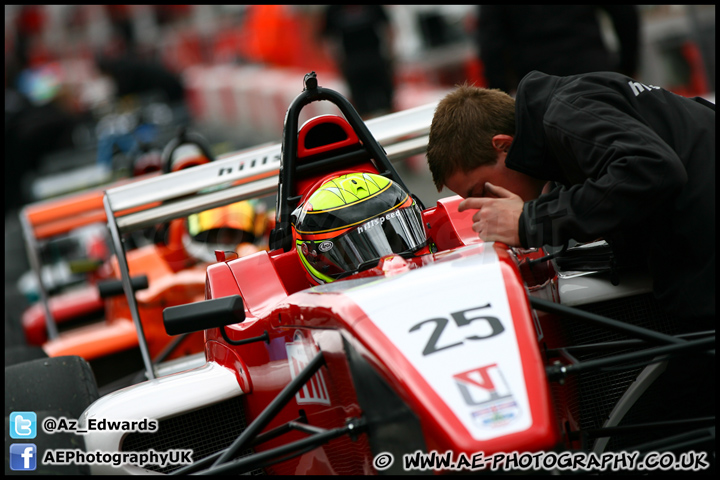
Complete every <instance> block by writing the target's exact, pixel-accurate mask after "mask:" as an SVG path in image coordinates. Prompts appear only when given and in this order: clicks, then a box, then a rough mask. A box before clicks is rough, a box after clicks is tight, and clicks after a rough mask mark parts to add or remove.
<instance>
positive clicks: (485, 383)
mask: <svg viewBox="0 0 720 480" xmlns="http://www.w3.org/2000/svg"><path fill="white" fill-rule="evenodd" d="M453 380H455V384H456V385H457V387H458V389H459V390H460V394H461V395H462V397H463V400H465V404H466V405H468V406H469V407H470V408H471V412H470V416H471V417H472V419H473V422H475V423H476V424H477V425H478V426H481V427H489V428H497V427H502V426H504V425H507V424H509V423H511V422H512V421H514V420H515V419H517V418H518V417H519V416H520V409H519V407H518V405H517V403H516V402H515V399H514V398H513V395H512V392H511V391H510V388H509V387H508V384H507V382H506V381H505V378H504V377H503V375H502V372H501V371H500V369H499V368H498V366H497V364H495V363H493V364H491V365H487V366H484V367H480V368H474V369H472V370H468V371H466V372H462V373H457V374H455V375H453Z"/></svg>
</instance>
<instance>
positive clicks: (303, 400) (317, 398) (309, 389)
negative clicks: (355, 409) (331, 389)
mask: <svg viewBox="0 0 720 480" xmlns="http://www.w3.org/2000/svg"><path fill="white" fill-rule="evenodd" d="M285 350H286V351H287V357H288V366H289V367H290V375H291V376H292V378H293V379H294V378H295V377H297V376H298V375H299V374H300V372H301V371H302V370H303V368H305V367H306V366H307V364H308V363H310V360H312V359H313V358H314V357H315V355H317V354H318V350H317V347H315V345H314V344H312V343H308V342H306V341H305V340H304V337H303V334H302V333H301V332H300V331H299V330H298V331H296V332H295V335H294V336H293V341H292V343H286V344H285ZM295 400H296V401H297V403H298V405H304V404H321V405H330V394H329V393H328V389H327V383H326V382H325V377H324V376H323V372H321V371H318V372H317V373H316V374H315V375H313V376H312V378H310V380H309V381H308V382H307V383H305V385H304V386H303V387H302V388H301V389H300V391H299V392H298V393H296V394H295Z"/></svg>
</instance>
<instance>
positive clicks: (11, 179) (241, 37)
mask: <svg viewBox="0 0 720 480" xmlns="http://www.w3.org/2000/svg"><path fill="white" fill-rule="evenodd" d="M326 10H327V6H324V5H6V6H5V263H6V265H5V285H6V304H8V303H9V302H8V297H9V295H10V294H12V293H16V292H17V288H16V285H15V284H16V282H17V279H18V278H19V277H20V275H21V274H22V273H24V272H26V271H27V270H28V269H29V266H28V263H27V260H26V252H25V246H24V243H23V240H22V235H21V233H20V227H19V222H18V215H17V213H18V211H19V209H20V208H21V207H22V206H23V205H26V204H28V203H32V202H37V201H41V200H45V199H49V198H53V197H56V196H60V195H66V194H68V193H71V192H77V191H81V190H83V189H87V188H90V187H94V186H98V185H102V184H104V183H107V182H110V181H112V180H115V179H118V178H122V177H125V176H129V175H132V172H133V168H134V167H136V166H137V165H138V164H139V163H141V162H151V163H152V162H153V161H157V158H158V156H159V152H160V151H161V149H162V147H163V146H164V145H165V143H167V141H168V140H169V139H170V138H171V137H172V136H173V135H175V134H176V132H177V130H178V128H179V127H180V126H183V125H186V126H190V127H191V128H192V129H194V130H196V131H199V132H200V133H202V134H203V135H204V136H205V137H206V138H207V139H208V141H209V142H210V144H211V145H212V148H213V150H214V153H215V154H216V155H222V154H225V153H228V152H231V151H235V150H238V149H241V148H246V147H250V146H254V145H257V144H260V143H263V142H279V141H280V138H281V133H282V126H283V119H284V115H285V110H286V109H287V106H288V105H289V103H290V102H291V101H292V99H293V98H294V97H295V96H296V95H297V94H299V93H300V91H301V90H302V78H303V75H304V74H305V73H307V72H310V71H315V72H317V74H318V79H319V83H320V85H322V86H324V87H329V88H333V89H335V90H338V91H339V92H341V93H343V94H345V95H347V96H350V94H351V92H350V89H349V87H348V82H347V81H346V78H345V77H344V76H343V70H342V68H340V67H339V58H340V57H339V55H340V53H339V50H340V49H342V45H341V44H339V43H337V42H334V41H333V39H332V38H331V37H329V36H327V35H323V34H322V32H323V31H324V25H325V14H326ZM636 10H637V13H638V24H637V27H636V28H637V32H636V33H637V39H638V47H637V48H638V50H637V65H636V69H635V72H634V73H635V76H636V78H637V79H638V80H639V81H641V82H644V83H648V84H653V85H658V86H661V87H664V88H667V89H669V90H671V91H674V92H675V93H678V94H680V95H685V96H703V97H705V98H708V99H710V100H711V101H713V102H714V101H715V6H714V5H643V6H637V7H636ZM384 11H385V13H386V16H387V22H383V23H382V27H383V28H382V32H381V33H380V34H379V35H380V36H379V37H378V38H379V39H380V41H385V42H386V43H385V44H384V45H383V46H382V48H384V51H385V53H386V54H387V58H388V59H389V60H390V61H391V65H392V70H391V73H392V84H393V85H394V90H393V97H392V103H391V107H390V108H389V110H386V111H399V110H403V109H407V108H411V107H414V106H419V105H423V104H426V103H429V102H432V101H435V100H438V99H440V98H441V97H442V96H443V95H444V94H445V93H447V92H448V91H450V90H451V89H452V88H453V86H455V85H457V84H461V83H464V82H468V83H475V84H476V85H479V86H487V85H488V83H487V78H486V75H485V73H486V71H485V64H484V62H483V59H482V58H481V55H480V45H479V40H478V38H479V33H480V32H479V28H480V23H481V22H480V21H479V19H480V16H481V15H482V12H483V7H482V6H473V5H470V6H469V5H388V6H384ZM598 18H599V22H600V26H601V32H602V37H603V41H604V42H605V44H606V45H607V47H608V49H609V50H610V51H611V52H615V53H618V51H619V49H620V47H621V44H622V38H619V36H618V35H617V31H618V30H617V26H616V25H614V23H613V21H614V19H613V18H612V17H611V16H609V15H608V14H607V13H603V12H598ZM346 28H350V27H349V26H348V27H346ZM358 35H359V34H358ZM313 108H314V110H313V109H310V110H311V111H310V112H309V115H316V114H321V113H332V112H327V111H325V110H323V108H324V107H323V106H322V105H318V106H313ZM378 113H380V112H368V113H367V114H365V115H364V116H365V117H366V118H370V117H372V116H373V115H375V114H378ZM398 168H399V169H400V171H401V173H402V174H403V175H405V176H407V178H408V184H409V185H410V186H411V188H413V189H415V191H416V193H417V194H418V195H419V196H420V198H421V199H422V200H423V201H424V202H425V204H426V206H432V205H434V203H435V200H436V199H437V198H439V197H441V196H445V194H446V192H443V193H438V192H436V191H435V189H434V188H433V186H432V181H431V178H430V176H429V172H428V171H427V167H426V165H425V161H424V158H422V156H418V157H414V158H412V159H409V160H408V161H406V162H403V163H402V164H401V165H399V166H398ZM7 315H8V311H7V307H6V318H7Z"/></svg>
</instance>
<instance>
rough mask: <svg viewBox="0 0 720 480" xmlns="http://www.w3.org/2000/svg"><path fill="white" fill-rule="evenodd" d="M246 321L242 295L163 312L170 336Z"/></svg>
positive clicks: (170, 308)
mask: <svg viewBox="0 0 720 480" xmlns="http://www.w3.org/2000/svg"><path fill="white" fill-rule="evenodd" d="M243 320H245V306H244V305H243V300H242V297H241V296H240V295H232V296H229V297H221V298H215V299H212V300H204V301H201V302H195V303H188V304H186V305H179V306H177V307H168V308H166V309H165V310H163V324H164V325H165V331H166V332H167V333H168V335H179V334H181V333H190V332H198V331H200V330H207V329H209V328H217V327H223V326H225V325H232V324H234V323H240V322H242V321H243Z"/></svg>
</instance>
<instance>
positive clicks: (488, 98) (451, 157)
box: [427, 84, 515, 192]
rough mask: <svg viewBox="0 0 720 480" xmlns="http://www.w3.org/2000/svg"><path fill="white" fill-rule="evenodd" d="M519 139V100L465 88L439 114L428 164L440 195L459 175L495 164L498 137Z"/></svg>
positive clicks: (445, 101)
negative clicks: (495, 139)
mask: <svg viewBox="0 0 720 480" xmlns="http://www.w3.org/2000/svg"><path fill="white" fill-rule="evenodd" d="M499 134H505V135H513V136H514V135H515V99H514V98H512V97H511V96H510V95H508V94H507V93H505V92H502V91H500V90H497V89H488V88H479V87H474V86H469V85H467V84H466V85H461V86H459V87H458V88H457V89H456V90H455V91H453V92H451V93H449V94H448V95H446V96H445V98H443V99H442V100H441V101H440V103H439V104H438V106H437V109H436V110H435V114H434V116H433V120H432V125H431V126H430V138H429V141H428V148H427V161H428V166H429V167H430V172H431V173H432V177H433V182H434V183H435V187H436V188H437V190H438V192H439V191H441V190H442V188H443V186H444V185H445V181H446V180H447V178H448V177H449V176H451V175H452V174H454V173H455V172H456V171H458V170H461V171H463V172H468V171H470V170H472V169H474V168H476V167H479V166H482V165H489V164H494V163H495V162H496V161H497V152H496V151H495V149H494V148H493V146H492V138H493V137H494V136H495V135H499Z"/></svg>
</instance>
